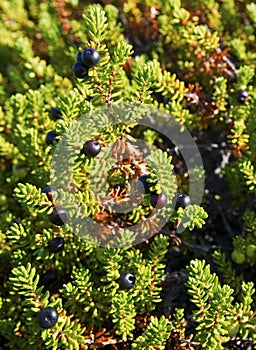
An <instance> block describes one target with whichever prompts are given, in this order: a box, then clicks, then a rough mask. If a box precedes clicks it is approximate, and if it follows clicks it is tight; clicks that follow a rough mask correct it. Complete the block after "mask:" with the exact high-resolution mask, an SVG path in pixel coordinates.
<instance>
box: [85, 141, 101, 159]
mask: <svg viewBox="0 0 256 350" xmlns="http://www.w3.org/2000/svg"><path fill="white" fill-rule="evenodd" d="M100 149H101V147H100V144H99V142H98V141H97V140H88V141H86V142H85V144H84V146H83V151H82V152H83V153H85V154H87V155H89V156H93V157H94V156H97V154H98V153H100Z"/></svg>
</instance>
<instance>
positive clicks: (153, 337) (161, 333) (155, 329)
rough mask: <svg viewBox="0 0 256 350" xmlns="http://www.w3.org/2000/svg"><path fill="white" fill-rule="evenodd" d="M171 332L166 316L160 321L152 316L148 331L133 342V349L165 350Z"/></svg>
mask: <svg viewBox="0 0 256 350" xmlns="http://www.w3.org/2000/svg"><path fill="white" fill-rule="evenodd" d="M170 330H171V326H170V325H168V320H167V319H166V318H165V317H164V316H162V317H161V318H160V319H157V318H156V317H153V316H152V317H151V318H150V323H149V324H148V326H147V328H146V330H145V331H144V332H143V334H142V335H140V336H139V337H138V338H137V339H135V341H134V342H133V344H132V349H142V350H146V349H148V350H153V349H155V348H156V347H157V348H158V349H159V350H163V349H164V348H165V345H164V344H165V342H166V340H167V339H168V338H169V335H170Z"/></svg>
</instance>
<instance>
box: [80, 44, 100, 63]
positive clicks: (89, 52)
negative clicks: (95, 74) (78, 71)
mask: <svg viewBox="0 0 256 350" xmlns="http://www.w3.org/2000/svg"><path fill="white" fill-rule="evenodd" d="M81 60H82V62H83V63H84V65H85V66H87V67H90V66H96V65H97V64H98V63H99V60H100V54H99V52H98V51H97V50H95V49H91V48H86V49H84V51H83V52H82V55H81Z"/></svg>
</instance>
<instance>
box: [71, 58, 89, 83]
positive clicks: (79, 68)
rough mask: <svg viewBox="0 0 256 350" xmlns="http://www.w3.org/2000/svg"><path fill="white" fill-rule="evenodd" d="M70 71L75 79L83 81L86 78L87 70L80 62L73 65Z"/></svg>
mask: <svg viewBox="0 0 256 350" xmlns="http://www.w3.org/2000/svg"><path fill="white" fill-rule="evenodd" d="M72 69H73V72H74V74H75V76H76V77H77V78H79V79H84V78H87V77H88V68H87V67H85V66H84V65H83V63H82V62H76V63H74V64H73V66H72Z"/></svg>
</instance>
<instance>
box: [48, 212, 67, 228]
mask: <svg viewBox="0 0 256 350" xmlns="http://www.w3.org/2000/svg"><path fill="white" fill-rule="evenodd" d="M49 219H50V221H51V222H52V223H53V224H55V225H57V226H62V225H64V224H65V223H66V222H67V221H68V214H67V212H66V210H65V209H63V208H61V207H55V208H54V209H53V212H52V213H51V214H49Z"/></svg>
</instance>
